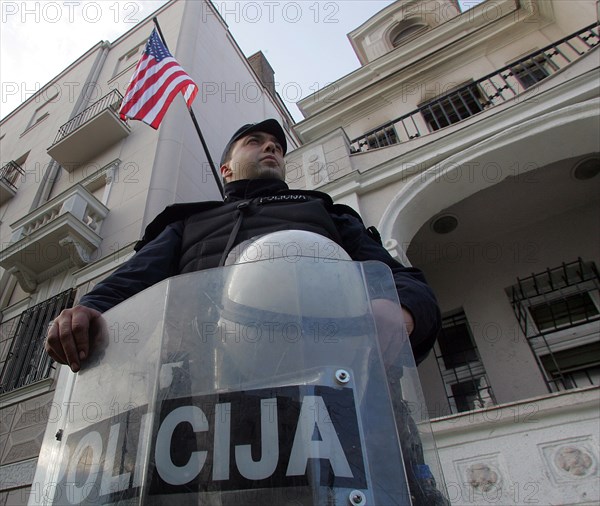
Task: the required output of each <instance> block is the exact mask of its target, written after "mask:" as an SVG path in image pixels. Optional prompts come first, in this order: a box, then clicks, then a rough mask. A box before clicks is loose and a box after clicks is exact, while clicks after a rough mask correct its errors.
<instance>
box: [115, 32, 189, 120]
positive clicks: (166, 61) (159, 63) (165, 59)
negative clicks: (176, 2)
mask: <svg viewBox="0 0 600 506" xmlns="http://www.w3.org/2000/svg"><path fill="white" fill-rule="evenodd" d="M180 91H181V92H182V93H183V96H184V98H185V102H186V103H187V106H188V108H189V107H191V105H192V102H193V101H194V98H196V95H197V94H198V86H197V85H196V83H195V82H194V81H192V79H191V78H190V76H188V75H187V73H186V72H185V71H184V70H183V69H182V68H181V66H180V65H179V63H177V61H176V60H175V58H173V55H172V54H171V53H169V50H168V49H167V48H166V47H165V45H164V44H163V43H162V41H161V40H160V37H159V35H158V33H157V31H156V29H154V30H153V31H152V35H150V39H148V43H147V44H146V48H145V49H144V54H143V55H142V57H141V59H140V61H139V62H138V64H137V67H136V68H135V72H134V73H133V76H132V78H131V81H130V82H129V86H128V87H127V92H126V93H125V98H124V99H123V103H122V104H121V109H120V110H119V114H120V116H121V119H123V120H125V119H126V118H131V119H135V120H139V121H143V122H144V123H147V124H148V125H150V126H151V127H152V128H154V129H157V128H158V126H159V125H160V122H161V121H162V119H163V117H164V116H165V113H166V112H167V109H168V108H169V105H171V102H172V101H173V99H174V98H175V97H176V96H177V94H178V93H179V92H180Z"/></svg>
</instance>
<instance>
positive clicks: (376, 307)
mask: <svg viewBox="0 0 600 506" xmlns="http://www.w3.org/2000/svg"><path fill="white" fill-rule="evenodd" d="M371 307H372V308H373V316H374V318H375V325H376V326H377V337H378V340H379V346H380V348H381V352H382V354H383V358H384V362H386V363H393V362H394V361H395V360H396V358H397V357H398V356H399V355H400V353H401V352H402V347H403V346H404V343H405V342H406V341H407V335H410V333H411V332H412V331H413V329H414V328H415V323H414V320H413V317H412V315H411V314H410V312H409V311H408V310H407V309H406V308H404V307H401V306H399V305H398V304H397V303H395V302H392V301H390V300H387V299H375V300H373V301H372V302H371ZM403 329H406V334H405V333H404V332H403Z"/></svg>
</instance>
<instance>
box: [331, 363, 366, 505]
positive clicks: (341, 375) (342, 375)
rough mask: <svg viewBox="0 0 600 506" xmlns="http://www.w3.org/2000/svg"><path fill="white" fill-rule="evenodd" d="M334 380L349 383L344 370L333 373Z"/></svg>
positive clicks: (348, 375) (348, 374) (347, 375)
mask: <svg viewBox="0 0 600 506" xmlns="http://www.w3.org/2000/svg"><path fill="white" fill-rule="evenodd" d="M335 379H336V381H337V382H338V383H340V384H342V385H345V384H346V383H348V382H349V381H350V373H349V372H348V371H346V370H344V369H338V370H337V371H335ZM358 504H360V503H358Z"/></svg>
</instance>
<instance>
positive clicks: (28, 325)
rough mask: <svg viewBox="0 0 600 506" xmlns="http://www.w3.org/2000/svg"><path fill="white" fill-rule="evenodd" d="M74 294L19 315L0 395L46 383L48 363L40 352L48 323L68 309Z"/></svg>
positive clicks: (71, 293)
mask: <svg viewBox="0 0 600 506" xmlns="http://www.w3.org/2000/svg"><path fill="white" fill-rule="evenodd" d="M74 298H75V290H73V289H70V290H67V291H65V292H62V293H60V294H58V295H55V296H54V297H52V298H51V299H48V300H46V301H44V302H42V303H41V304H38V305H37V306H34V307H31V308H29V309H27V310H26V311H24V312H23V313H22V314H21V317H20V319H19V322H18V324H17V326H16V330H15V332H14V338H13V341H12V345H11V348H10V351H9V353H8V356H7V358H6V362H5V363H4V367H3V368H2V374H1V375H0V393H6V392H10V391H12V390H15V389H17V388H21V387H24V386H26V385H29V384H31V383H34V382H36V381H40V380H43V379H46V378H47V377H48V376H49V374H50V370H51V366H52V359H51V358H50V357H49V356H48V354H47V353H46V351H45V350H44V340H45V337H46V331H47V329H48V325H49V323H50V322H51V321H52V320H53V319H54V318H56V317H57V316H58V314H59V313H60V312H61V311H62V310H63V309H65V308H67V307H71V306H72V305H73V301H74Z"/></svg>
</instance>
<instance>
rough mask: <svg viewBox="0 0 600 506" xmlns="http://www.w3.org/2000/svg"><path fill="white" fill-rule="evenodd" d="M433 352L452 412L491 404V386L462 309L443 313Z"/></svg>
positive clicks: (493, 402)
mask: <svg viewBox="0 0 600 506" xmlns="http://www.w3.org/2000/svg"><path fill="white" fill-rule="evenodd" d="M435 356H436V359H437V364H438V367H439V370H440V374H441V375H442V379H443V380H444V384H445V386H446V396H447V397H448V403H449V404H450V409H451V410H452V412H453V413H459V412H462V411H470V410H473V409H479V408H484V407H486V406H490V405H493V404H495V401H494V395H493V392H492V388H491V387H490V385H489V382H488V379H487V376H486V374H485V369H484V367H483V363H482V362H481V358H480V356H479V352H478V351H477V346H476V345H475V341H474V340H473V336H472V334H471V328H470V327H469V322H468V321H467V317H466V315H465V313H464V311H463V310H462V309H461V310H457V311H453V312H452V313H449V314H447V315H445V316H444V317H443V320H442V332H441V334H440V337H439V338H438V342H437V344H436V346H435Z"/></svg>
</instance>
